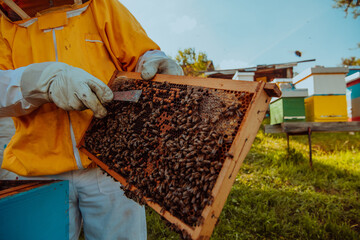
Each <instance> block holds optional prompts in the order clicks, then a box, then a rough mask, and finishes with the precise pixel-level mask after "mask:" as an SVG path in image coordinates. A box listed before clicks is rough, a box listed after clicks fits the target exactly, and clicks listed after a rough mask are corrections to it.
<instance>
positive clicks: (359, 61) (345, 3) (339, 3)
mask: <svg viewBox="0 0 360 240" xmlns="http://www.w3.org/2000/svg"><path fill="white" fill-rule="evenodd" d="M334 2H335V6H334V7H335V8H342V9H344V12H345V13H346V16H347V15H348V12H349V9H352V13H353V15H354V18H357V17H358V16H359V15H360V0H334ZM357 45H358V47H357V48H360V43H358V44H357ZM341 60H342V65H344V66H360V58H356V57H350V58H342V59H341Z"/></svg>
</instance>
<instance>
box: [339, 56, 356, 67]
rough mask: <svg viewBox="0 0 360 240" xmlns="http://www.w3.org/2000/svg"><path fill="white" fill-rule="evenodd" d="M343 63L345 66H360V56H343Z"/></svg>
mask: <svg viewBox="0 0 360 240" xmlns="http://www.w3.org/2000/svg"><path fill="white" fill-rule="evenodd" d="M341 60H342V65H344V66H360V58H356V57H350V58H342V59H341Z"/></svg>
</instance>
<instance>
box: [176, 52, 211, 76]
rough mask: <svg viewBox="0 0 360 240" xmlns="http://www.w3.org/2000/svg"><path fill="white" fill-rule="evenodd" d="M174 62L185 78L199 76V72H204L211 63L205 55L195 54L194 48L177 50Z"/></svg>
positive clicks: (201, 53)
mask: <svg viewBox="0 0 360 240" xmlns="http://www.w3.org/2000/svg"><path fill="white" fill-rule="evenodd" d="M175 60H176V62H177V63H178V64H179V65H180V66H181V67H182V69H183V71H184V74H185V76H200V75H202V73H201V72H200V71H205V70H207V68H208V65H209V63H211V61H209V60H208V58H207V55H206V53H204V52H199V53H196V51H195V48H186V49H184V50H183V51H181V50H179V51H178V55H176V57H175Z"/></svg>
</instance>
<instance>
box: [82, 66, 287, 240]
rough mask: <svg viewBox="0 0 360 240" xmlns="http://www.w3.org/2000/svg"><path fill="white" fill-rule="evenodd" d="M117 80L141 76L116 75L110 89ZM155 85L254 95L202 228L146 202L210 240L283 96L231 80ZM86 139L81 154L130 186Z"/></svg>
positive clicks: (173, 79)
mask: <svg viewBox="0 0 360 240" xmlns="http://www.w3.org/2000/svg"><path fill="white" fill-rule="evenodd" d="M115 78H124V79H141V77H140V74H139V73H126V72H119V73H115V74H114V76H113V77H112V80H110V82H109V85H111V84H112V82H113V80H114V79H115ZM153 81H157V82H165V81H167V82H168V83H174V84H184V85H191V86H201V87H207V88H215V89H223V90H232V91H247V92H250V93H253V97H252V99H251V101H250V104H249V107H248V109H247V111H246V113H245V116H244V119H243V121H242V122H241V125H240V127H239V130H238V132H237V133H236V136H235V139H234V141H233V143H232V145H231V147H230V150H229V153H230V154H231V155H233V158H230V157H227V158H226V159H225V161H224V163H223V166H222V169H221V170H220V173H219V175H218V178H217V180H216V183H215V185H214V187H213V189H212V194H213V196H214V201H213V203H212V205H208V206H206V207H205V208H204V210H203V211H202V217H203V219H204V222H203V224H202V225H200V226H197V227H192V226H189V225H187V224H185V223H184V222H182V221H181V220H180V219H178V218H176V217H175V216H173V215H171V214H170V212H168V211H166V210H165V211H164V210H163V209H162V207H161V206H160V205H158V204H157V203H154V202H152V201H147V199H145V201H146V203H147V205H148V206H150V207H151V208H153V209H154V210H155V211H156V212H158V213H159V214H160V215H161V216H163V217H164V218H165V219H166V220H167V221H169V222H170V223H172V224H174V225H176V226H177V227H178V228H179V229H180V230H183V231H186V232H187V233H188V234H189V236H190V237H191V238H192V239H209V238H210V236H211V234H212V232H213V230H214V227H215V225H216V222H217V221H218V218H219V216H220V213H221V211H222V208H223V206H224V204H225V202H226V199H227V197H228V195H229V193H230V190H231V188H232V185H233V183H234V181H235V179H236V175H237V173H238V171H239V169H240V166H241V165H242V162H243V160H244V159H245V157H246V155H247V153H248V151H249V150H250V148H251V145H252V142H253V140H254V139H255V136H256V134H257V131H258V129H259V127H260V124H261V122H262V120H263V118H264V116H265V113H266V111H267V109H268V105H269V103H270V98H271V97H272V96H274V97H275V96H277V97H278V96H280V94H281V92H280V90H279V89H278V87H277V86H276V85H275V84H269V83H266V84H265V83H264V82H248V81H236V80H229V79H214V78H199V77H184V76H169V75H157V76H156V77H155V78H154V79H153ZM83 143H84V137H83V139H82V141H81V143H80V145H79V146H78V147H79V149H80V150H81V151H83V152H84V153H85V154H86V155H88V156H89V157H90V158H91V159H92V160H93V161H94V162H95V163H96V164H97V165H99V166H100V167H101V168H102V169H104V170H105V171H106V172H108V173H109V174H110V175H111V176H112V177H114V178H115V179H116V180H118V181H119V182H120V183H121V184H123V185H124V186H126V185H127V182H126V179H124V178H123V177H122V176H120V175H119V174H118V173H116V172H115V171H113V170H111V169H109V167H108V166H107V165H106V164H104V163H103V162H102V161H100V160H99V159H97V158H96V157H95V156H94V155H92V154H91V153H90V152H88V151H87V150H86V149H85V147H84V144H83Z"/></svg>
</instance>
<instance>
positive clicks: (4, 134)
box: [0, 117, 17, 180]
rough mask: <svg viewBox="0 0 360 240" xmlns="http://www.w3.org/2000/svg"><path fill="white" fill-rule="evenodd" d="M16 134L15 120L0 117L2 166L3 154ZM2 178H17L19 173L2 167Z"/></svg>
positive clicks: (0, 155) (0, 162) (0, 172)
mask: <svg viewBox="0 0 360 240" xmlns="http://www.w3.org/2000/svg"><path fill="white" fill-rule="evenodd" d="M14 134H15V127H14V122H13V120H12V119H11V118H10V117H1V118H0V166H1V164H2V161H3V154H4V150H5V148H6V146H7V145H8V143H9V142H10V139H11V138H12V136H13V135H14ZM0 179H1V180H16V179H17V175H16V174H15V173H13V172H9V171H7V170H5V169H1V168H0Z"/></svg>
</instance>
